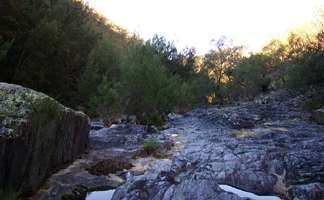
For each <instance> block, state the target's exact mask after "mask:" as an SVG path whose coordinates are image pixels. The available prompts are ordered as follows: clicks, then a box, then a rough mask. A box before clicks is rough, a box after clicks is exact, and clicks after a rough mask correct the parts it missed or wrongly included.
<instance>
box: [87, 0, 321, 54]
mask: <svg viewBox="0 0 324 200" xmlns="http://www.w3.org/2000/svg"><path fill="white" fill-rule="evenodd" d="M85 1H86V2H90V3H89V4H90V5H91V6H92V7H94V8H95V9H96V10H97V11H98V12H99V13H101V14H103V15H104V16H106V17H107V18H108V19H110V20H111V21H113V22H114V23H116V24H117V25H119V26H121V27H123V28H125V29H127V30H128V31H129V32H136V33H138V34H139V35H140V36H141V37H142V38H144V39H145V40H146V39H150V38H152V37H153V35H154V34H155V33H157V34H159V35H163V36H165V37H166V38H167V39H168V40H173V41H174V42H175V44H176V46H177V47H179V48H180V49H181V48H184V47H186V46H188V47H195V48H196V49H197V52H198V53H205V52H207V51H208V50H209V49H211V48H212V44H211V42H210V41H211V40H212V39H218V38H219V37H221V36H223V35H225V36H226V37H227V38H229V39H232V40H233V41H234V44H240V45H246V46H248V49H249V50H252V51H257V50H260V49H261V47H262V46H263V45H265V44H266V43H267V42H268V41H269V40H270V39H271V38H283V37H284V36H285V35H286V33H287V32H288V31H289V30H291V29H293V28H295V27H298V26H301V25H304V24H305V23H307V22H310V21H312V20H314V19H315V18H316V15H318V10H319V8H320V6H323V5H324V0H85Z"/></svg>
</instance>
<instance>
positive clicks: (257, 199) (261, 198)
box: [219, 185, 281, 200]
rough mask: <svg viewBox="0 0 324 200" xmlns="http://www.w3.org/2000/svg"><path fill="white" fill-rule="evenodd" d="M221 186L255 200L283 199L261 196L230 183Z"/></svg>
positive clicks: (240, 195) (227, 190)
mask: <svg viewBox="0 0 324 200" xmlns="http://www.w3.org/2000/svg"><path fill="white" fill-rule="evenodd" d="M219 187H220V188H222V189H223V190H225V191H226V192H231V193H234V194H236V195H238V196H239V197H247V198H250V199H253V200H281V199H280V198H279V197H276V196H259V195H256V194H253V193H252V192H246V191H243V190H240V189H237V188H235V187H232V186H229V185H219Z"/></svg>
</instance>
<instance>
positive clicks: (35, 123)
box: [0, 83, 90, 195]
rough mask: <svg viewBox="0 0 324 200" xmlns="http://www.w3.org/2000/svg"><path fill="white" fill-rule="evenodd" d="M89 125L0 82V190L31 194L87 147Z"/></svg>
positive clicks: (48, 100) (79, 115) (47, 99)
mask: <svg viewBox="0 0 324 200" xmlns="http://www.w3.org/2000/svg"><path fill="white" fill-rule="evenodd" d="M89 130H90V120H89V118H88V117H87V116H86V115H85V114H83V113H81V112H77V111H74V110H72V109H69V108H67V107H64V106H63V105H62V104H60V103H58V102H57V101H56V100H54V99H52V98H50V97H48V96H46V95H45V94H42V93H40V92H36V91H34V90H31V89H28V88H24V87H21V86H18V85H13V84H7V83H0V190H12V191H18V192H19V193H22V194H27V195H28V194H31V193H33V192H35V191H36V190H37V189H38V188H39V187H40V186H41V184H42V183H43V182H44V181H45V180H46V178H47V177H48V176H49V175H51V174H52V173H53V172H54V171H56V170H58V169H60V168H62V167H63V166H65V165H66V164H68V163H70V162H72V161H73V160H75V159H76V158H78V157H79V156H80V155H81V154H82V153H83V152H84V151H85V150H86V149H87V148H88V145H89Z"/></svg>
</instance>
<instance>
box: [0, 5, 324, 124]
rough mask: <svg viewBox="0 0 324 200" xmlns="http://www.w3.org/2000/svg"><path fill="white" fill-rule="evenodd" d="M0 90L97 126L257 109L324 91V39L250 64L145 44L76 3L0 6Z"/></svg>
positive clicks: (291, 44) (292, 42)
mask: <svg viewBox="0 0 324 200" xmlns="http://www.w3.org/2000/svg"><path fill="white" fill-rule="evenodd" d="M0 13H1V14H0V15H1V16H0V27H1V29H0V81H4V82H9V83H17V84H21V85H23V86H26V87H30V88H33V89H35V90H39V91H42V92H44V93H46V94H48V95H50V96H52V97H54V98H56V99H58V100H59V101H61V102H62V103H64V104H66V105H69V106H71V107H73V108H77V109H81V110H83V111H85V112H86V113H87V114H89V115H90V116H93V117H100V118H110V117H112V116H115V115H118V114H129V115H136V116H137V118H138V121H139V122H141V123H146V124H161V123H162V122H163V119H164V115H165V114H166V113H168V112H183V111H186V110H188V109H191V108H193V107H195V106H203V105H208V104H216V103H217V104H226V103H231V102H233V101H237V100H242V99H244V100H246V99H252V98H253V97H255V96H256V95H258V94H260V93H263V92H268V91H270V90H274V89H279V88H300V87H307V86H310V85H320V84H322V83H323V79H324V66H323V65H324V64H323V63H324V62H323V61H324V60H323V59H324V57H323V53H324V46H323V45H324V44H323V39H324V32H323V30H324V29H320V31H319V32H318V33H317V34H315V35H307V36H304V35H302V34H297V33H292V34H291V35H290V37H289V40H288V42H287V43H285V42H281V41H279V40H273V41H272V42H271V43H269V44H268V45H266V46H265V47H264V48H263V50H262V51H261V52H259V53H254V54H249V55H246V54H245V53H244V48H243V47H242V46H235V45H232V44H231V43H230V42H228V40H226V39H225V38H220V39H219V40H217V41H216V42H215V48H213V49H212V50H210V51H209V52H208V53H206V54H205V55H203V56H200V55H197V54H196V52H195V49H193V48H186V49H183V50H181V51H179V50H178V49H177V48H176V47H175V45H174V44H173V43H172V42H170V41H167V40H166V39H165V38H164V37H162V36H155V37H153V38H152V39H151V40H148V41H143V40H142V39H141V38H140V37H138V36H136V35H134V34H130V33H128V32H127V31H126V30H123V29H121V28H120V27H118V26H116V25H115V24H113V23H111V22H109V21H108V20H107V19H105V18H104V17H102V16H100V15H99V14H98V13H96V12H95V11H94V10H93V9H91V8H90V7H88V6H87V5H85V4H83V2H82V1H76V0H27V1H23V2H21V1H19V0H4V1H2V3H1V4H0Z"/></svg>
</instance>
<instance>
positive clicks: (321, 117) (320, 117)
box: [312, 108, 324, 124]
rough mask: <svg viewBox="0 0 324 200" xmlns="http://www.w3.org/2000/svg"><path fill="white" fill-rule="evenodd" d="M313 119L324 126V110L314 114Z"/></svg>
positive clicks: (318, 110) (316, 111)
mask: <svg viewBox="0 0 324 200" xmlns="http://www.w3.org/2000/svg"><path fill="white" fill-rule="evenodd" d="M312 118H313V119H314V120H315V121H316V122H317V123H319V124H324V108H321V109H317V110H315V111H314V112H313V115H312Z"/></svg>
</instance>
